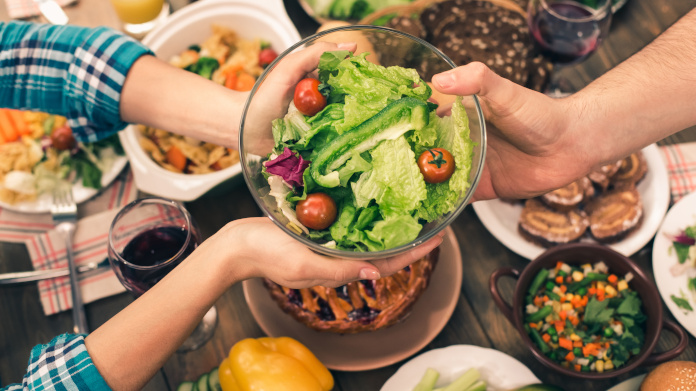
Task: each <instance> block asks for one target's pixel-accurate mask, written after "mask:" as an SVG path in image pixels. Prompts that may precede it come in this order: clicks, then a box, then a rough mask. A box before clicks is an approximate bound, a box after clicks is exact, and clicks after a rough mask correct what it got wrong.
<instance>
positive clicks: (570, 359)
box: [565, 352, 575, 362]
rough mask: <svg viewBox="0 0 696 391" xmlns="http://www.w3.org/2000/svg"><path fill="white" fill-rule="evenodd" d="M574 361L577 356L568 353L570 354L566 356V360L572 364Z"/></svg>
mask: <svg viewBox="0 0 696 391" xmlns="http://www.w3.org/2000/svg"><path fill="white" fill-rule="evenodd" d="M574 359H575V355H574V354H573V352H568V354H566V356H565V360H566V361H568V362H571V361H573V360H574Z"/></svg>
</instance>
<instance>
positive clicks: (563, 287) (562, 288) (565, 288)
mask: <svg viewBox="0 0 696 391" xmlns="http://www.w3.org/2000/svg"><path fill="white" fill-rule="evenodd" d="M558 289H560V290H561V292H563V293H566V292H567V291H568V287H567V286H565V285H561V286H559V287H558Z"/></svg>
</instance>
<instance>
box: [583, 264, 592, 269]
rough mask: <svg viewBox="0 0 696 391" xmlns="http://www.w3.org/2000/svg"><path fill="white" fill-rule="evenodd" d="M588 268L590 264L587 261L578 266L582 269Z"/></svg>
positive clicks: (590, 267) (590, 266)
mask: <svg viewBox="0 0 696 391" xmlns="http://www.w3.org/2000/svg"><path fill="white" fill-rule="evenodd" d="M588 268H589V269H592V265H590V264H589V263H586V264H584V265H582V266H580V269H583V270H585V269H588Z"/></svg>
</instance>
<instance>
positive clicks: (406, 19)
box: [385, 16, 427, 39]
mask: <svg viewBox="0 0 696 391" xmlns="http://www.w3.org/2000/svg"><path fill="white" fill-rule="evenodd" d="M385 27H390V28H393V29H395V30H399V31H402V32H404V33H407V34H411V35H413V36H414V37H418V38H420V39H426V38H427V33H426V30H425V27H423V24H422V23H421V20H420V18H414V17H411V16H396V17H394V18H391V19H390V20H389V22H387V24H385Z"/></svg>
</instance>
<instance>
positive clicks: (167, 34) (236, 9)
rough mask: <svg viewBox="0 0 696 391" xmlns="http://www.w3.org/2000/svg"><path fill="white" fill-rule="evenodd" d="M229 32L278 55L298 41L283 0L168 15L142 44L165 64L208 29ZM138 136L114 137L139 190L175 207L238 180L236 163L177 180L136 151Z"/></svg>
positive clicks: (234, 2)
mask: <svg viewBox="0 0 696 391" xmlns="http://www.w3.org/2000/svg"><path fill="white" fill-rule="evenodd" d="M213 24H218V25H221V26H227V27H229V28H232V29H233V30H234V31H235V32H237V34H239V36H240V37H242V38H245V39H254V38H261V39H264V40H266V41H268V42H270V43H271V47H273V48H274V49H275V50H276V51H277V52H278V53H280V52H282V51H284V50H285V49H287V48H288V47H290V46H292V45H293V44H295V43H296V42H297V41H299V40H300V34H299V33H298V32H297V29H295V26H294V25H293V24H292V21H290V18H289V17H288V15H287V13H286V12H285V7H284V6H283V1H282V0H205V1H200V2H196V3H193V4H191V5H188V6H186V7H184V8H182V9H181V10H179V11H177V12H175V13H173V14H171V15H170V16H169V17H168V18H167V20H166V21H165V22H164V23H163V24H162V25H161V26H159V27H158V28H156V29H155V30H153V31H152V32H151V33H149V34H148V35H147V36H146V37H145V38H144V39H143V43H144V44H145V45H147V46H148V47H149V48H150V49H152V51H154V52H155V54H156V55H157V57H159V58H161V59H163V60H164V61H168V60H169V59H170V58H171V57H172V56H174V55H176V54H178V53H180V52H182V51H183V50H184V49H186V48H187V47H188V46H189V45H191V44H194V43H200V42H203V41H204V40H205V39H206V38H208V37H209V36H210V35H211V34H212V30H211V26H212V25H213ZM138 133H139V132H138V130H137V129H136V127H135V126H128V127H126V129H124V130H123V131H122V132H120V133H119V137H120V139H121V144H123V148H124V150H125V151H126V154H127V155H128V160H129V161H130V163H131V168H132V170H133V174H134V177H135V185H136V186H137V187H138V189H139V190H141V191H144V192H146V193H150V194H153V195H157V196H160V197H166V198H169V199H174V200H179V201H192V200H195V199H196V198H198V197H200V196H202V195H203V194H205V193H206V192H208V191H209V190H211V189H212V188H213V187H215V186H217V185H220V184H222V183H223V182H226V181H228V180H230V179H232V178H234V177H237V176H239V174H241V172H242V168H241V166H240V164H239V163H237V164H235V165H233V166H231V167H228V168H226V169H224V170H220V171H217V172H214V173H210V174H196V175H194V174H179V173H175V172H171V171H168V170H166V169H164V168H162V167H161V166H159V165H158V164H157V163H155V162H154V161H153V160H152V159H151V158H150V157H149V156H148V155H147V154H146V153H145V151H144V150H143V149H142V148H141V147H140V143H139V142H138V138H139V137H140V136H139V134H138Z"/></svg>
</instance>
